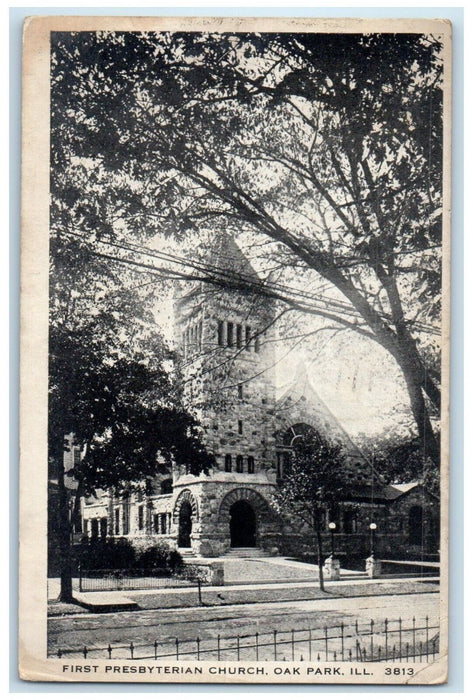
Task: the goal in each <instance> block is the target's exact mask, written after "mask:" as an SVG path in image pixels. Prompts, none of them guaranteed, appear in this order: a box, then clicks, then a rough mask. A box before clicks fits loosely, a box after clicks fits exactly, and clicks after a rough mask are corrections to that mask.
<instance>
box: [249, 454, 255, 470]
mask: <svg viewBox="0 0 473 700" xmlns="http://www.w3.org/2000/svg"><path fill="white" fill-rule="evenodd" d="M254 473H255V458H254V457H248V474H254Z"/></svg>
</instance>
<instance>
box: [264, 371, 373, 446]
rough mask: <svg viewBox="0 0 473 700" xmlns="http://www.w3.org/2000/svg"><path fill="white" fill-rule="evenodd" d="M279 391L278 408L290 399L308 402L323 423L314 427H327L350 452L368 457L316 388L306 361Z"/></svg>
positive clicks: (310, 408)
mask: <svg viewBox="0 0 473 700" xmlns="http://www.w3.org/2000/svg"><path fill="white" fill-rule="evenodd" d="M279 391H280V392H281V393H280V395H279V396H276V410H277V409H278V408H280V407H282V406H283V405H284V404H285V403H287V402H289V401H290V402H292V404H295V403H297V402H299V401H305V402H307V404H308V408H309V410H310V412H311V413H313V414H314V415H318V416H319V417H320V420H321V423H322V425H321V426H314V428H319V427H322V428H325V430H323V432H325V433H326V432H330V434H331V436H332V437H333V438H335V439H338V440H339V441H340V442H342V443H343V445H344V446H345V447H346V448H348V452H349V453H350V454H353V455H354V456H359V457H360V458H362V459H364V460H366V457H365V456H364V455H363V453H362V452H361V450H360V449H359V448H358V447H357V446H356V445H355V443H354V442H353V440H352V439H351V437H350V436H349V434H348V433H347V431H346V430H345V428H344V427H343V426H342V424H341V423H340V422H339V420H338V419H337V418H336V417H335V416H334V414H333V413H332V412H331V410H330V409H329V407H328V406H327V404H326V403H325V402H324V401H323V400H322V399H321V398H320V396H319V394H318V393H317V391H316V390H315V389H314V387H313V385H312V383H311V381H310V378H309V374H308V371H307V367H306V364H305V362H304V361H302V360H301V361H300V362H299V364H298V365H297V367H296V371H295V373H294V377H293V378H292V380H291V381H290V382H288V383H287V384H285V385H283V386H282V387H281V388H280V390H279ZM327 437H330V435H327Z"/></svg>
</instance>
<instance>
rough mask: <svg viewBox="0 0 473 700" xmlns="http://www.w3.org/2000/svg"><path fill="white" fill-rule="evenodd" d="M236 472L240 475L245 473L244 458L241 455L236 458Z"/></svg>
mask: <svg viewBox="0 0 473 700" xmlns="http://www.w3.org/2000/svg"><path fill="white" fill-rule="evenodd" d="M236 470H237V472H238V473H239V474H242V473H243V457H242V456H241V455H238V456H237V458H236Z"/></svg>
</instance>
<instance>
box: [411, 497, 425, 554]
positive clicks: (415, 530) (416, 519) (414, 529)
mask: <svg viewBox="0 0 473 700" xmlns="http://www.w3.org/2000/svg"><path fill="white" fill-rule="evenodd" d="M423 515H424V512H423V509H422V506H412V507H411V508H410V510H409V544H413V545H419V546H421V545H422V540H423V522H422V521H423Z"/></svg>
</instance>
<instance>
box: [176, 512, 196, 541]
mask: <svg viewBox="0 0 473 700" xmlns="http://www.w3.org/2000/svg"><path fill="white" fill-rule="evenodd" d="M191 532H192V508H191V504H190V503H189V501H184V503H183V504H182V506H181V509H180V511H179V536H178V538H177V546H178V547H184V548H187V547H190V546H191Z"/></svg>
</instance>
